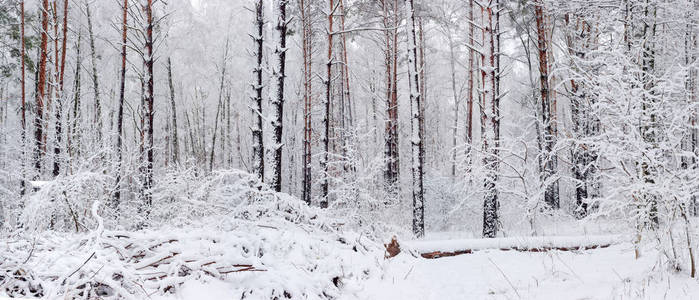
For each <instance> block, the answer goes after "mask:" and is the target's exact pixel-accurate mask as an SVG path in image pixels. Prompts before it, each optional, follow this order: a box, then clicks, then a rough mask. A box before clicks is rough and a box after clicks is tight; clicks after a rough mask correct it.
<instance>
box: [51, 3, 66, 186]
mask: <svg viewBox="0 0 699 300" xmlns="http://www.w3.org/2000/svg"><path fill="white" fill-rule="evenodd" d="M54 10H55V2H54ZM54 14H56V25H55V26H58V21H57V20H58V12H57V11H54ZM67 40H68V0H63V34H62V39H61V58H60V71H59V73H58V74H57V76H58V90H57V94H58V97H56V101H57V103H56V125H55V131H56V143H55V145H54V147H53V154H54V158H53V176H54V177H56V176H58V175H59V174H60V173H61V162H62V159H61V139H62V137H63V135H62V132H63V127H62V124H63V120H62V116H61V113H62V112H63V78H64V73H65V70H66V41H67ZM56 41H57V42H58V36H56ZM56 64H57V65H58V64H59V60H58V56H56Z"/></svg>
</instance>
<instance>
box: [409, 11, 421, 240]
mask: <svg viewBox="0 0 699 300" xmlns="http://www.w3.org/2000/svg"><path fill="white" fill-rule="evenodd" d="M405 4H406V7H405V9H406V12H407V14H408V16H409V20H408V26H409V27H408V78H409V84H410V111H411V115H412V118H411V125H412V126H411V127H412V129H411V131H412V134H411V136H412V138H411V141H410V142H411V144H412V175H413V234H415V236H417V237H418V238H420V237H423V236H424V235H425V207H424V205H425V199H424V191H423V175H424V173H423V165H424V160H425V150H424V144H423V140H422V139H423V132H424V116H423V110H422V105H423V103H422V97H421V95H420V87H421V82H420V73H419V71H418V61H417V60H418V55H417V53H418V51H417V39H418V37H417V32H416V20H415V19H416V17H415V7H414V2H413V0H405Z"/></svg>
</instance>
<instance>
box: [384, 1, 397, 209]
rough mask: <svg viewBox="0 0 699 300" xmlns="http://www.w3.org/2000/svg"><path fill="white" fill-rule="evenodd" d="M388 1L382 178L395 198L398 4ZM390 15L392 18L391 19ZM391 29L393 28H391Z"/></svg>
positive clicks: (385, 27) (385, 13)
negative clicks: (384, 165)
mask: <svg viewBox="0 0 699 300" xmlns="http://www.w3.org/2000/svg"><path fill="white" fill-rule="evenodd" d="M388 1H390V0H382V1H381V7H382V11H383V27H384V29H385V30H384V31H385V44H386V45H385V46H386V48H385V59H386V62H385V65H386V115H387V116H388V119H387V120H386V151H385V160H386V170H385V173H384V178H385V180H386V188H387V191H388V193H389V195H390V196H391V197H393V198H396V197H397V196H398V193H399V186H398V180H399V175H400V160H399V153H400V152H399V149H398V146H399V143H398V88H397V82H398V80H397V74H396V71H397V59H398V44H397V42H396V41H397V29H395V28H397V26H396V25H397V24H398V15H397V10H398V7H397V6H398V2H397V1H394V2H393V9H392V12H391V7H389V3H390V2H388ZM391 13H393V16H392V18H391ZM392 27H393V28H392Z"/></svg>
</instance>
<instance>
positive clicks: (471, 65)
mask: <svg viewBox="0 0 699 300" xmlns="http://www.w3.org/2000/svg"><path fill="white" fill-rule="evenodd" d="M473 9H474V2H473V0H469V7H468V19H469V21H470V23H469V24H468V40H469V49H468V103H467V104H466V105H467V108H466V112H467V115H466V119H467V120H466V121H467V122H468V123H467V124H466V138H467V139H468V140H467V141H466V143H467V144H468V151H467V152H466V153H467V154H468V157H469V161H468V163H469V168H470V165H471V162H472V159H471V158H472V156H473V155H472V153H471V146H472V144H473V92H474V90H473V87H474V85H473V79H474V78H473V77H474V73H475V72H476V67H475V63H476V59H475V52H474V51H473V47H475V40H474V28H475V26H474V24H475V22H476V20H474V19H473Z"/></svg>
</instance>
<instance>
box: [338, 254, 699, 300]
mask: <svg viewBox="0 0 699 300" xmlns="http://www.w3.org/2000/svg"><path fill="white" fill-rule="evenodd" d="M656 258H657V254H656V253H655V252H653V251H650V250H649V251H648V252H646V253H644V256H642V257H641V258H640V259H639V260H636V259H635V258H634V254H633V249H631V245H630V244H621V245H615V246H612V247H609V248H606V249H596V250H588V251H583V252H570V251H551V252H546V253H543V252H539V253H534V252H516V251H500V250H483V251H477V252H475V253H473V254H465V255H459V256H454V257H445V258H439V259H421V258H414V257H412V256H410V255H408V254H404V253H402V254H400V255H398V256H397V257H395V258H393V259H392V260H391V261H390V262H389V263H388V264H387V265H386V269H385V273H384V275H383V276H382V277H375V278H373V279H371V280H370V281H369V282H367V283H366V284H365V286H363V287H362V288H360V289H356V290H352V291H349V290H347V291H346V293H345V295H344V296H343V298H341V299H346V300H347V299H404V300H408V299H416V300H417V299H697V298H699V284H698V283H697V282H696V281H695V280H692V279H690V278H689V276H688V275H687V274H684V273H680V274H673V273H671V272H668V271H667V270H664V269H663V270H660V268H663V267H658V266H656Z"/></svg>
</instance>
